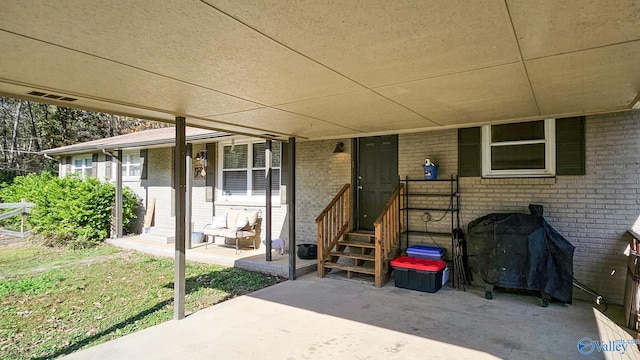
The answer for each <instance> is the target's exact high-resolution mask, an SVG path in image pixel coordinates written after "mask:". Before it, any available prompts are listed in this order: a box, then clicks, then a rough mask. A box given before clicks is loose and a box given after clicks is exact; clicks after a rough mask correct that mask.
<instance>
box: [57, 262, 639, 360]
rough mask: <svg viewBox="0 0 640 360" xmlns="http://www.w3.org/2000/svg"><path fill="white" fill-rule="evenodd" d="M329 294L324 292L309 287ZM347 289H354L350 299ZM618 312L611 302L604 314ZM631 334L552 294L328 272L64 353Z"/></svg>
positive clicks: (345, 350)
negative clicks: (422, 285)
mask: <svg viewBox="0 0 640 360" xmlns="http://www.w3.org/2000/svg"><path fill="white" fill-rule="evenodd" d="M319 294H331V296H318V295H319ZM354 294H358V296H357V298H356V299H354ZM621 314H622V309H621V308H620V307H618V306H611V307H610V308H609V310H608V311H607V312H606V315H607V316H609V317H611V318H613V319H614V320H617V319H619V318H620V315H621ZM583 337H589V338H591V339H594V340H602V341H609V340H619V339H626V340H630V339H631V337H630V336H629V335H627V334H626V333H625V332H624V331H622V330H620V328H618V327H616V326H615V325H613V323H612V322H611V320H609V319H608V318H607V317H605V316H603V315H602V314H601V313H599V312H597V311H595V310H594V309H593V308H592V307H591V303H588V302H583V301H576V302H575V303H574V304H573V305H560V304H557V303H552V304H551V305H550V306H549V307H548V308H541V307H540V306H538V304H537V303H536V299H535V298H533V297H529V296H520V295H516V294H513V293H505V294H501V296H499V297H497V298H496V299H495V300H492V301H487V300H485V299H484V297H483V292H482V291H481V290H480V289H476V288H471V289H469V290H467V291H466V292H461V291H456V290H454V289H452V288H450V287H445V288H443V289H442V290H440V291H439V292H437V293H435V294H425V293H421V292H416V291H410V290H404V289H400V288H396V287H395V286H393V283H392V282H390V283H387V284H386V285H385V286H383V287H382V288H375V287H373V286H371V285H366V284H359V283H354V282H350V281H338V280H334V281H327V280H323V279H320V278H318V277H317V276H315V275H314V274H308V275H306V276H303V277H301V278H299V279H298V280H297V281H286V282H283V283H280V284H277V285H274V286H271V287H268V288H265V289H262V290H260V291H257V292H255V293H252V294H250V295H246V296H241V297H238V298H235V299H232V300H229V301H226V302H224V303H221V304H219V305H216V306H213V307H210V308H208V309H205V310H202V311H199V312H197V313H195V314H192V315H190V316H188V317H187V318H185V319H184V320H182V321H169V322H166V323H164V324H161V325H158V326H155V327H152V328H149V329H146V330H143V331H140V332H137V333H135V334H131V335H129V336H125V337H123V338H119V339H116V340H113V341H110V342H108V343H105V344H102V345H98V346H95V347H93V348H89V349H86V350H83V351H79V352H76V353H73V354H71V355H69V356H67V357H66V358H65V359H89V358H92V359H122V358H128V359H137V358H153V359H177V358H179V359H182V358H185V359H203V358H222V359H255V358H260V359H293V358H296V359H301V358H314V359H330V358H331V359H333V358H345V359H351V358H367V359H400V358H401V359H424V358H430V359H450V358H456V359H497V358H505V359H559V358H562V359H584V358H589V359H599V358H605V355H607V356H615V357H616V358H637V357H638V356H639V355H640V353H639V352H638V350H637V348H636V347H635V346H629V347H628V348H627V349H626V352H625V354H624V355H622V354H620V352H612V353H608V354H604V353H601V352H598V351H597V350H596V351H594V352H593V353H592V354H591V355H590V356H588V357H585V355H582V354H581V353H580V352H578V349H577V343H578V340H580V339H582V338H583Z"/></svg>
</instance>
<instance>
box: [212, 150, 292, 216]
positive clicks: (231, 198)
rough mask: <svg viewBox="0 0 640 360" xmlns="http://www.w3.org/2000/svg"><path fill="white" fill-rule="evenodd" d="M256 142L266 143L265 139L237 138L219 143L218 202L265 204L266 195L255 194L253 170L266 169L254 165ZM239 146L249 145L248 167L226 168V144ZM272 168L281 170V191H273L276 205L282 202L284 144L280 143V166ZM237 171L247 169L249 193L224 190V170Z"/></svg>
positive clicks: (272, 198) (272, 197)
mask: <svg viewBox="0 0 640 360" xmlns="http://www.w3.org/2000/svg"><path fill="white" fill-rule="evenodd" d="M256 143H264V140H238V139H235V140H234V141H233V142H232V141H231V140H228V141H221V142H219V143H218V164H220V166H219V169H220V170H219V171H218V175H217V176H218V188H217V193H218V196H217V199H218V200H217V201H216V202H218V203H220V202H221V203H240V204H264V202H265V195H264V194H259V195H255V194H253V193H252V192H253V170H265V169H266V168H265V167H253V144H256ZM233 145H235V146H239V145H247V167H246V168H234V169H224V147H225V146H233ZM271 169H272V170H273V169H279V170H280V176H281V178H280V180H279V182H280V184H281V185H280V191H278V192H275V191H274V192H273V194H272V195H271V201H272V203H273V204H274V205H277V204H279V203H280V192H281V191H282V144H280V166H272V167H271ZM225 170H226V171H237V170H245V171H246V172H247V193H246V194H243V195H225V194H224V190H223V185H224V184H223V174H224V171H225Z"/></svg>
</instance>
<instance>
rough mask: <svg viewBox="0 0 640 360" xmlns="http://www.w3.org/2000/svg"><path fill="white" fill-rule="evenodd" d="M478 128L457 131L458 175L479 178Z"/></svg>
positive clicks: (479, 142) (479, 151)
mask: <svg viewBox="0 0 640 360" xmlns="http://www.w3.org/2000/svg"><path fill="white" fill-rule="evenodd" d="M481 150H482V143H481V140H480V127H472V128H466V129H458V175H460V176H481V175H482V166H481V165H482V161H481V159H482V158H481V156H480V154H481V153H482V151H481Z"/></svg>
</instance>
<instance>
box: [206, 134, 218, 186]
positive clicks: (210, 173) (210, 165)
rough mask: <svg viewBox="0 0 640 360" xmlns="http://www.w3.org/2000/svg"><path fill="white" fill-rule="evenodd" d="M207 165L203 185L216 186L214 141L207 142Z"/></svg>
mask: <svg viewBox="0 0 640 360" xmlns="http://www.w3.org/2000/svg"><path fill="white" fill-rule="evenodd" d="M206 149H207V167H206V168H205V171H206V172H207V175H205V185H206V186H216V176H217V173H216V160H217V158H218V157H217V156H216V143H209V144H207V148H206Z"/></svg>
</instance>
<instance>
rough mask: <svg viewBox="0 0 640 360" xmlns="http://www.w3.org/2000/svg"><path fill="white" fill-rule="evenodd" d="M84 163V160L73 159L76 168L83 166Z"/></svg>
mask: <svg viewBox="0 0 640 360" xmlns="http://www.w3.org/2000/svg"><path fill="white" fill-rule="evenodd" d="M83 164H84V161H83V160H74V161H73V167H74V168H76V169H80V168H82V165H83Z"/></svg>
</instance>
